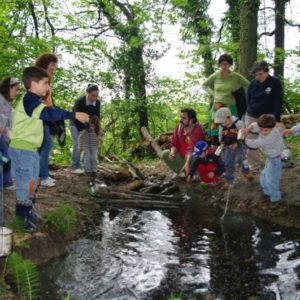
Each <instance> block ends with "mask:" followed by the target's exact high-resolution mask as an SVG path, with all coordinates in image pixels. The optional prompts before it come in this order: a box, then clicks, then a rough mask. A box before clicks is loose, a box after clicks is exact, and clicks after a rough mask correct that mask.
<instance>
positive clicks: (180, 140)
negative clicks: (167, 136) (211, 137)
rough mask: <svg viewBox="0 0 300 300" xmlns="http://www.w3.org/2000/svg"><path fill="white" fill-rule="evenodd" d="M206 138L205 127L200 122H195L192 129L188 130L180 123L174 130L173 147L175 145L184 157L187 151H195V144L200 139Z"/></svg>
mask: <svg viewBox="0 0 300 300" xmlns="http://www.w3.org/2000/svg"><path fill="white" fill-rule="evenodd" d="M188 130H189V129H188ZM204 139H205V137H204V129H203V127H202V125H201V124H200V123H195V124H193V126H192V128H190V131H187V130H186V129H185V128H184V126H183V125H182V124H178V125H177V126H176V128H175V130H174V132H173V136H172V139H171V147H175V148H176V149H177V151H178V153H179V154H180V156H181V157H182V158H184V157H185V156H186V154H187V153H192V152H193V151H194V145H195V144H196V143H197V142H198V141H201V140H204Z"/></svg>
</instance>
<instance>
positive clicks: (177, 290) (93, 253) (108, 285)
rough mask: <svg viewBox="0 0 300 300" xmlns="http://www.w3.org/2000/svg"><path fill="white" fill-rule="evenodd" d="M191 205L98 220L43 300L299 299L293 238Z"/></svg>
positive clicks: (55, 266) (54, 267) (61, 264)
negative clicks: (174, 297) (67, 296)
mask: <svg viewBox="0 0 300 300" xmlns="http://www.w3.org/2000/svg"><path fill="white" fill-rule="evenodd" d="M189 201H190V203H188V205H186V207H184V208H182V209H181V210H178V211H172V212H169V213H166V212H164V213H163V212H159V211H137V210H124V211H119V212H117V213H115V214H112V213H108V212H106V213H104V215H103V217H102V219H101V224H100V225H99V227H97V228H96V230H94V231H92V232H91V234H90V236H88V238H85V239H81V240H79V241H76V242H74V243H73V245H72V247H71V248H70V251H69V252H68V254H67V255H66V256H65V257H63V258H62V259H60V260H57V261H55V262H53V263H52V264H51V265H50V266H49V267H48V268H47V270H46V273H45V274H44V282H46V281H47V287H46V288H45V289H44V295H43V299H52V300H53V299H62V298H63V297H64V296H66V295H67V293H69V294H70V296H71V299H72V300H73V299H79V300H81V299H84V300H89V299H104V300H107V299H115V300H116V299H118V300H121V299H122V300H125V299H126V300H130V299H149V300H150V299H158V300H165V299H168V298H169V297H170V296H172V295H173V296H174V295H176V296H179V295H180V296H181V297H182V299H189V300H192V299H243V300H244V299H248V298H249V299H250V298H251V299H286V300H299V299H300V293H299V292H300V289H299V279H300V278H299V277H300V258H299V257H300V246H299V231H296V230H293V231H292V230H286V229H283V228H277V229H276V228H275V229H276V230H274V228H273V227H272V226H271V225H266V224H264V223H261V222H258V221H256V220H253V219H252V218H249V217H247V216H241V215H233V214H227V215H226V217H225V218H224V220H223V222H220V212H219V211H215V210H212V209H211V208H208V207H203V206H202V204H201V203H199V202H197V201H191V200H189ZM221 213H222V212H221ZM49 279H50V280H49ZM49 282H53V283H54V285H53V286H52V290H51V287H50V288H49V287H48V286H49V284H48V283H49ZM53 290H57V295H54V292H53ZM47 295H48V296H47ZM47 297H48V298H47Z"/></svg>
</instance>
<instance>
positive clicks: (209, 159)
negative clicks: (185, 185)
mask: <svg viewBox="0 0 300 300" xmlns="http://www.w3.org/2000/svg"><path fill="white" fill-rule="evenodd" d="M213 151H214V150H213V149H212V148H209V147H208V144H207V143H206V142H205V141H199V142H197V143H196V144H195V147H194V152H193V154H192V156H193V157H196V160H195V161H194V162H193V164H192V167H191V171H190V174H189V176H188V177H187V181H191V179H192V178H193V175H194V173H195V172H196V170H197V169H198V173H199V175H200V179H201V182H203V183H204V184H212V185H216V184H218V183H219V182H220V176H221V175H222V174H223V173H224V171H225V168H224V164H223V161H222V160H221V158H220V157H219V156H217V155H215V154H214V153H213Z"/></svg>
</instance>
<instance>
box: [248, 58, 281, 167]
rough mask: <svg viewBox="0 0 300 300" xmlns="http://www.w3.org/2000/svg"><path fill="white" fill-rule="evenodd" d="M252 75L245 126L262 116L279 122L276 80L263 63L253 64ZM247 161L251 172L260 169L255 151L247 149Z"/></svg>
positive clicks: (277, 80) (279, 106)
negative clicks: (269, 115)
mask: <svg viewBox="0 0 300 300" xmlns="http://www.w3.org/2000/svg"><path fill="white" fill-rule="evenodd" d="M251 72H252V74H253V75H254V76H255V79H253V80H252V81H251V83H250V85H249V88H248V107H247V113H246V118H245V123H246V126H249V124H251V123H253V122H256V121H257V120H258V118H259V117H260V116H261V115H263V114H273V115H274V116H275V118H276V121H277V122H280V117H281V111H282V104H283V89H282V85H281V82H280V80H279V79H278V78H276V77H274V76H271V75H270V74H269V66H268V63H267V62H265V61H263V60H262V61H257V62H255V63H254V65H253V67H252V70H251ZM257 137H258V135H257V134H256V135H255V134H253V133H251V134H250V135H249V138H250V139H256V138H257ZM247 160H248V163H249V166H250V169H251V171H253V172H257V171H258V170H259V167H260V156H259V152H258V150H257V149H251V148H248V150H247Z"/></svg>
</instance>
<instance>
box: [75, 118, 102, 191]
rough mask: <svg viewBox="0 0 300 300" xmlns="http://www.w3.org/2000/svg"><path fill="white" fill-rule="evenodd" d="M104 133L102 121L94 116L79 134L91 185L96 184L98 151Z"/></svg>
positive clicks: (80, 149)
mask: <svg viewBox="0 0 300 300" xmlns="http://www.w3.org/2000/svg"><path fill="white" fill-rule="evenodd" d="M103 138H104V132H103V131H102V129H101V127H100V121H99V118H98V117H97V116H92V117H91V120H90V123H89V126H87V128H86V129H84V130H82V131H81V132H80V134H79V151H83V155H84V169H85V172H87V173H89V174H90V178H91V181H90V184H91V185H92V186H93V185H94V184H95V177H96V171H97V161H98V159H97V158H98V150H99V147H100V146H101V144H102V141H103Z"/></svg>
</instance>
